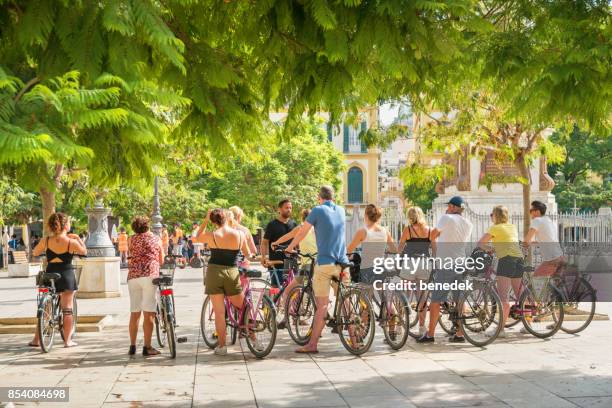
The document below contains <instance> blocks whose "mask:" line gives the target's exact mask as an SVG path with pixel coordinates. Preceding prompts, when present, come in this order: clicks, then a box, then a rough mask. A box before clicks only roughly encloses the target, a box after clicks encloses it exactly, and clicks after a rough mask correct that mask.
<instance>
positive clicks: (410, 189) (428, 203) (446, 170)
mask: <svg viewBox="0 0 612 408" xmlns="http://www.w3.org/2000/svg"><path fill="white" fill-rule="evenodd" d="M451 175H452V169H451V168H450V167H448V166H445V165H440V166H436V167H426V166H424V165H422V164H420V163H413V164H411V165H409V166H406V167H403V168H402V169H401V170H400V179H401V180H402V183H403V184H404V197H406V199H407V200H408V202H409V203H410V205H416V206H418V207H421V209H422V210H423V211H427V210H429V209H431V207H432V204H433V200H434V199H435V198H436V197H438V193H436V189H435V187H436V184H438V183H439V182H440V181H441V180H442V179H443V178H444V177H450V176H451Z"/></svg>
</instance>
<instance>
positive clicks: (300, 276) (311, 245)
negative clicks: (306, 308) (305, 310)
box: [272, 208, 317, 330]
mask: <svg viewBox="0 0 612 408" xmlns="http://www.w3.org/2000/svg"><path fill="white" fill-rule="evenodd" d="M309 214H310V210H309V209H306V208H305V209H303V210H302V223H301V224H300V225H299V226H297V227H296V228H294V229H292V230H291V231H289V232H288V233H286V234H285V235H283V236H282V237H280V238H279V239H277V240H276V241H274V242H273V243H272V248H274V247H276V246H278V245H280V244H282V243H284V242H287V241H289V240H291V239H293V238H294V237H295V236H296V234H297V233H298V232H299V231H300V229H301V228H304V222H305V221H306V218H307V217H308V215H309ZM300 250H301V251H302V253H304V254H314V253H316V252H317V238H316V234H315V231H314V229H312V228H311V229H310V231H308V233H307V234H306V236H305V237H304V239H303V240H302V242H300ZM304 259H305V258H302V260H304ZM308 272H310V263H303V264H301V265H300V270H299V271H298V272H297V275H296V276H295V279H294V280H293V282H291V283H290V284H289V285H287V287H286V288H285V290H284V291H283V295H282V297H281V303H280V304H281V305H284V303H285V298H286V296H287V294H288V293H289V292H291V289H293V288H294V287H296V286H297V285H299V284H301V283H302V282H303V281H304V276H305V275H306V274H307V273H308ZM286 325H287V322H285V321H282V322H280V323H279V324H278V328H279V329H281V330H282V329H284V328H285V327H286Z"/></svg>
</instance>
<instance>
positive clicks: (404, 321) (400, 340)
mask: <svg viewBox="0 0 612 408" xmlns="http://www.w3.org/2000/svg"><path fill="white" fill-rule="evenodd" d="M391 296H392V299H391V300H390V301H389V302H385V301H384V299H383V302H382V304H381V306H380V316H381V319H386V320H385V321H384V323H383V322H381V326H382V328H383V334H384V335H385V339H387V344H388V345H389V347H391V348H392V349H393V350H399V349H401V348H402V347H404V345H405V344H406V341H407V340H408V333H409V324H410V305H409V304H408V298H407V297H406V295H405V294H403V293H395V292H393V293H392V294H391ZM389 303H391V304H392V305H393V308H394V309H395V311H397V312H398V313H396V314H394V315H393V316H392V318H394V319H395V320H396V322H395V323H396V325H395V327H401V328H402V330H403V331H402V332H401V334H399V336H398V334H397V331H396V332H395V335H394V332H392V331H390V323H389V321H390V320H391V319H389V318H387V316H388V310H387V308H388V304H389ZM397 319H399V322H398V321H397Z"/></svg>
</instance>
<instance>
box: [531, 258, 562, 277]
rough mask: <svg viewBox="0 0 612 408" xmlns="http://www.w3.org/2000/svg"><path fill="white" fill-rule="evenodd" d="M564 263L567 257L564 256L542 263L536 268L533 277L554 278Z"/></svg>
mask: <svg viewBox="0 0 612 408" xmlns="http://www.w3.org/2000/svg"><path fill="white" fill-rule="evenodd" d="M564 262H565V257H563V256H560V257H559V258H556V259H552V260H550V261H542V263H541V264H539V265H538V267H537V268H535V271H534V273H533V276H534V277H535V276H553V275H554V274H555V273H556V272H557V269H559V266H560V265H562V264H563V263H564Z"/></svg>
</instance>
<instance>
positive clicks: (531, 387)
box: [0, 269, 612, 408]
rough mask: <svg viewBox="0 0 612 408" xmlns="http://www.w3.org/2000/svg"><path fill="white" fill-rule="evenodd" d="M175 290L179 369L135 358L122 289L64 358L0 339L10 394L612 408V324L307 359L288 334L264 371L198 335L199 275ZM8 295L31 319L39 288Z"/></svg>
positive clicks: (2, 304) (179, 277) (0, 380)
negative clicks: (52, 389) (94, 329)
mask: <svg viewBox="0 0 612 408" xmlns="http://www.w3.org/2000/svg"><path fill="white" fill-rule="evenodd" d="M122 273H123V275H124V276H123V281H124V282H125V273H126V271H123V272H122ZM175 282H176V284H175V293H176V295H175V299H176V304H177V313H178V323H179V325H180V327H179V328H178V329H177V334H178V335H179V336H187V338H188V341H187V343H183V344H179V345H178V357H177V359H176V360H171V359H169V358H168V357H167V354H166V355H164V354H162V356H161V357H154V358H148V359H145V358H143V357H142V355H137V356H136V357H135V358H129V357H128V355H127V349H128V345H129V342H128V337H127V322H128V315H129V298H128V296H127V286H126V285H125V284H123V285H122V294H123V296H122V297H120V298H112V299H80V300H79V314H80V315H87V314H100V313H104V314H110V315H112V322H111V325H110V326H107V327H106V328H105V329H104V330H103V331H102V332H99V333H79V335H78V336H77V338H76V340H77V341H78V342H79V346H78V347H76V348H72V349H64V348H62V347H61V346H60V344H59V342H57V343H56V348H54V349H53V350H52V351H51V353H49V354H43V353H41V352H40V350H39V349H31V348H29V347H27V346H26V343H27V342H28V341H29V340H30V339H31V336H30V335H25V334H5V335H0V386H68V387H70V403H69V404H66V403H56V404H51V403H47V404H36V403H24V404H23V405H19V404H16V406H41V405H42V406H52V405H56V406H61V407H66V406H72V407H83V408H86V407H112V408H115V407H116V408H120V407H427V408H433V407H471V406H478V407H507V406H510V407H554V408H563V407H576V406H579V407H592V408H604V407H610V406H612V353H611V350H612V346H611V345H612V322H610V321H597V322H593V323H592V325H591V326H590V327H589V328H588V329H587V331H586V332H584V333H582V334H581V335H577V336H574V335H568V334H564V333H559V334H557V335H555V336H554V338H552V339H550V340H539V339H536V338H534V337H531V336H529V335H521V334H519V333H518V329H512V330H511V331H510V333H509V337H508V338H507V339H498V340H497V341H496V342H495V343H494V344H492V345H491V346H489V347H487V348H485V349H479V348H475V347H473V346H471V345H469V344H465V345H464V344H460V345H455V344H453V345H451V344H447V343H446V342H445V337H444V336H443V335H442V333H439V334H438V343H437V344H434V345H417V344H416V343H415V342H414V340H412V339H410V340H409V341H408V344H407V345H406V346H405V347H404V349H403V350H401V351H399V352H394V351H392V350H390V349H389V348H388V347H387V346H386V345H385V344H384V343H383V337H382V333H377V336H376V339H375V342H374V345H373V347H372V349H371V350H370V352H368V353H367V354H366V355H365V356H363V357H361V358H358V357H353V356H351V355H349V354H348V353H347V352H346V351H345V350H344V349H343V348H342V346H341V344H340V342H339V340H338V337H337V336H336V335H333V334H331V333H330V332H329V331H326V332H325V333H324V336H323V339H322V341H321V345H320V353H319V354H318V355H313V356H302V355H297V354H295V353H294V352H293V350H294V348H295V345H294V344H293V343H292V342H291V340H290V338H289V336H288V335H287V333H286V332H282V333H280V334H279V337H278V339H277V343H276V346H275V348H274V350H273V351H272V353H271V354H270V356H268V358H266V359H264V360H256V359H255V358H254V357H253V356H252V355H251V354H250V353H249V352H248V349H247V348H246V345H245V344H244V343H243V344H242V345H238V344H237V345H235V346H232V347H229V354H228V356H226V357H217V356H215V355H213V353H212V351H211V350H209V349H208V348H207V347H206V345H205V344H204V343H203V341H202V339H201V337H200V336H199V314H200V307H201V304H202V297H203V295H202V293H203V288H202V272H201V270H194V269H185V270H177V274H176V279H175ZM0 295H1V297H0V317H19V316H31V315H33V313H34V309H35V299H36V294H35V291H34V278H22V279H9V278H8V277H7V275H6V272H0ZM606 309H607V310H606ZM598 312H606V313H610V312H612V307H610V304H600V305H599V309H598ZM328 330H329V329H328ZM379 331H380V330H379ZM141 340H142V338H141ZM154 344H155V342H154ZM141 348H142V345H140V348H139V352H140V351H141ZM0 406H3V405H2V403H0ZM4 406H6V404H5V405H4ZM9 406H10V405H9Z"/></svg>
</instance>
